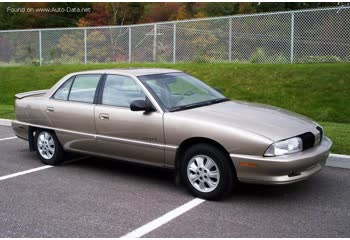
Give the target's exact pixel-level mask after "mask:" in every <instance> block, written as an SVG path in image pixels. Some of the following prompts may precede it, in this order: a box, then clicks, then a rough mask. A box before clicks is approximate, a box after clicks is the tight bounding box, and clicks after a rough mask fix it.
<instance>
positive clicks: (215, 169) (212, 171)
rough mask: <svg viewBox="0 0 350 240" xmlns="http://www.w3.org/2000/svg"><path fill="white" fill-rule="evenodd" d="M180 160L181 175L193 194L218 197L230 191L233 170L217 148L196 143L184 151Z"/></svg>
mask: <svg viewBox="0 0 350 240" xmlns="http://www.w3.org/2000/svg"><path fill="white" fill-rule="evenodd" d="M182 160H183V161H182V164H181V176H182V179H183V180H184V182H185V184H186V186H187V188H188V189H189V191H190V192H191V193H192V194H193V195H195V196H197V197H200V198H205V199H218V198H221V197H223V196H225V195H226V194H228V193H230V192H231V190H232V188H233V185H234V179H235V174H234V170H233V169H232V167H231V165H230V164H229V162H228V159H227V156H226V155H225V154H224V153H223V152H222V151H221V150H219V149H218V148H216V147H214V146H212V145H210V144H197V145H194V146H193V147H191V148H189V149H188V150H187V151H186V152H185V154H184V157H183V159H182Z"/></svg>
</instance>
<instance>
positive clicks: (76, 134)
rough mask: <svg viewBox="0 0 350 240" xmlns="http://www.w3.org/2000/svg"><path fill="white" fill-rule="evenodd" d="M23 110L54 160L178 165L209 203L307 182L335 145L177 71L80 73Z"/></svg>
mask: <svg viewBox="0 0 350 240" xmlns="http://www.w3.org/2000/svg"><path fill="white" fill-rule="evenodd" d="M15 107H16V118H17V119H16V120H15V121H13V123H12V127H13V130H14V132H15V134H16V135H17V136H18V137H19V138H22V139H25V140H27V141H28V142H29V148H30V151H36V152H37V155H38V158H39V159H40V160H41V161H42V162H43V163H44V164H50V165H56V164H60V163H62V162H63V161H64V160H65V153H66V152H76V153H81V154H87V155H93V156H99V157H106V158H113V159H119V160H124V161H130V162H136V163H142V164H149V165H154V166H160V167H166V168H172V169H174V170H175V172H176V173H177V176H179V177H180V179H181V180H182V182H184V183H185V185H186V186H187V187H188V189H189V191H190V192H191V193H192V194H193V195H195V196H198V197H201V198H206V199H216V198H220V197H222V196H224V195H225V194H227V193H229V192H230V191H231V190H232V189H233V188H234V187H235V186H236V185H237V184H238V183H239V182H248V183H259V184H287V183H293V182H297V181H300V180H303V179H306V178H308V177H310V176H312V175H314V174H315V173H317V172H319V171H320V170H321V168H322V167H323V166H324V165H325V162H326V160H327V158H328V155H329V151H330V148H331V145H332V142H331V141H330V139H328V138H327V137H325V135H324V132H323V129H322V127H321V126H320V125H318V124H317V123H316V122H314V121H312V120H310V119H308V118H306V117H304V116H301V115H298V114H295V113H291V112H288V111H286V110H282V109H280V108H276V107H271V106H267V105H263V104H255V103H247V102H241V101H232V100H230V99H228V98H226V97H225V96H224V95H223V94H222V93H221V92H220V91H219V90H217V89H213V88H211V87H210V86H208V85H207V84H205V83H204V82H202V81H200V80H198V79H197V78H195V77H193V76H191V75H188V74H186V73H184V72H181V71H178V70H171V69H108V70H95V71H85V72H76V73H72V74H69V75H67V76H65V77H63V78H62V79H61V80H60V81H58V82H57V84H56V85H54V86H53V87H52V88H51V89H50V90H41V91H34V92H26V93H20V94H17V95H16V102H15Z"/></svg>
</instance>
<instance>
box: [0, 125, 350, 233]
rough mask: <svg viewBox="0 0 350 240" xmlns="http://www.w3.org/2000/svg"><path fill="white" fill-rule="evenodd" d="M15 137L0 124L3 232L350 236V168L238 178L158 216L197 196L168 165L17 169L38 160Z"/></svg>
mask: <svg viewBox="0 0 350 240" xmlns="http://www.w3.org/2000/svg"><path fill="white" fill-rule="evenodd" d="M13 136H14V135H13V133H12V130H11V129H10V128H9V127H0V196H1V198H0V237H121V236H125V235H126V234H129V233H131V232H133V231H134V230H136V229H139V228H140V227H142V226H144V229H146V232H145V234H144V235H142V236H143V237H350V228H349V226H350V191H349V189H350V170H346V169H341V168H332V167H325V168H324V170H323V171H322V172H321V173H319V174H318V175H316V176H313V177H312V178H310V179H309V180H306V181H303V182H299V183H296V184H293V185H287V186H260V185H248V184H241V185H240V186H239V188H238V189H237V191H235V192H234V193H232V194H231V195H230V196H229V197H228V198H225V199H223V200H221V201H219V202H212V201H203V202H201V203H200V204H198V205H197V206H195V207H193V208H191V209H189V210H188V211H184V212H183V213H182V214H179V215H178V216H176V217H174V214H173V215H172V216H173V219H172V220H171V221H168V222H167V221H163V223H161V221H162V218H160V217H162V216H163V215H165V214H167V213H169V212H171V211H172V210H174V209H176V208H178V207H180V206H183V205H184V204H186V203H188V202H190V201H192V200H193V199H194V198H193V197H192V196H191V195H189V194H188V193H187V191H186V190H185V188H184V187H183V186H176V185H175V183H174V179H173V173H172V172H171V171H169V170H164V169H158V168H151V167H144V166H137V165H133V164H127V163H122V162H118V161H113V160H106V159H99V158H93V157H89V158H83V159H78V160H76V159H77V157H73V159H72V160H71V161H69V162H67V163H65V164H64V165H62V166H59V167H49V168H46V169H39V170H37V171H33V172H29V173H26V174H22V175H16V173H19V172H22V171H26V170H30V169H36V168H38V167H42V166H43V165H42V164H41V163H40V162H39V160H38V159H37V157H36V155H35V153H30V152H29V151H28V144H27V142H25V141H23V140H20V139H18V138H12V137H13ZM13 174H14V175H13ZM4 176H7V177H4ZM159 218H160V220H161V221H160V222H158V223H159V224H158V225H157V226H156V227H154V226H155V225H154V224H153V225H152V224H149V223H150V222H152V221H153V220H156V219H159ZM163 220H164V219H163ZM152 226H153V228H152ZM147 228H150V229H151V230H152V231H151V230H149V231H147Z"/></svg>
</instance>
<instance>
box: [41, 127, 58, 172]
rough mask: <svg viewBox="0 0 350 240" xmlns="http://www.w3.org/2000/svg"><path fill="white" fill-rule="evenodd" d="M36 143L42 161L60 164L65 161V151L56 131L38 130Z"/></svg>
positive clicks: (49, 163)
mask: <svg viewBox="0 0 350 240" xmlns="http://www.w3.org/2000/svg"><path fill="white" fill-rule="evenodd" d="M35 144H36V152H37V155H38V157H39V159H40V161H41V162H42V163H44V164H48V165H58V164H60V163H62V162H63V155H64V151H63V148H62V146H61V144H60V142H59V141H58V139H57V137H56V135H55V133H54V132H52V131H48V130H38V131H36V133H35Z"/></svg>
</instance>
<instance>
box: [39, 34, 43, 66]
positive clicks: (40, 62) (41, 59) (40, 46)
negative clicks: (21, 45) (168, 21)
mask: <svg viewBox="0 0 350 240" xmlns="http://www.w3.org/2000/svg"><path fill="white" fill-rule="evenodd" d="M39 64H40V66H41V65H42V64H43V55H42V44H41V30H39Z"/></svg>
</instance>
